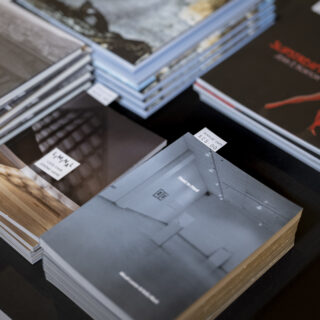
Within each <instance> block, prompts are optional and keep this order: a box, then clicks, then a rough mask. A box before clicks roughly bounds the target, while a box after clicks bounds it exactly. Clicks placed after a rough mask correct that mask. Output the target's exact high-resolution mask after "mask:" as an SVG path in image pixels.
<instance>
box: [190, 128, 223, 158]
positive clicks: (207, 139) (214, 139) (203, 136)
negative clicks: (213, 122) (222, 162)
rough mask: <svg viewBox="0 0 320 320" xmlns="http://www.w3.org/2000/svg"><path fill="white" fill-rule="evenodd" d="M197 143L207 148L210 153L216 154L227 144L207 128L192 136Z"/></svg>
mask: <svg viewBox="0 0 320 320" xmlns="http://www.w3.org/2000/svg"><path fill="white" fill-rule="evenodd" d="M194 136H195V137H196V138H197V139H198V140H199V141H201V142H202V143H203V144H205V145H206V146H207V147H209V148H210V149H211V150H212V151H214V152H217V151H218V150H219V149H221V148H222V147H223V146H225V145H226V144H227V142H226V141H224V140H222V139H221V138H220V137H218V136H217V135H216V134H214V133H213V132H212V131H210V130H209V129H207V128H203V129H202V130H200V131H199V132H198V133H196V134H195V135H194Z"/></svg>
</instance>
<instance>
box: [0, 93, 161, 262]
mask: <svg viewBox="0 0 320 320" xmlns="http://www.w3.org/2000/svg"><path fill="white" fill-rule="evenodd" d="M165 144H166V142H165V140H163V139H162V138H160V137H159V136H157V135H155V134H153V133H152V132H150V131H148V130H146V129H144V128H142V127H141V126H139V125H137V124H136V123H134V122H132V121H130V120H128V119H127V118H125V117H123V116H122V115H120V114H118V113H117V112H115V111H113V110H112V109H110V108H106V107H105V106H103V105H101V104H100V103H99V102H97V101H96V100H95V99H93V98H92V97H91V96H89V95H88V94H87V93H82V94H80V95H78V96H77V97H75V98H73V99H72V100H70V101H69V102H68V103H66V104H64V105H62V106H61V107H60V108H58V109H57V110H55V111H53V112H51V113H49V114H48V115H46V116H45V117H44V118H42V119H41V120H39V121H37V122H35V123H34V124H33V125H32V126H31V127H29V128H28V129H25V130H24V131H22V132H21V133H20V134H19V135H17V136H15V137H14V138H12V139H10V140H9V141H8V142H7V143H6V144H5V145H1V146H0V199H1V201H0V236H1V237H2V238H3V239H4V240H5V241H6V242H7V243H9V244H10V245H11V246H12V247H13V248H15V249H16V250H17V251H18V252H19V253H20V254H21V255H23V256H24V257H25V258H26V259H27V260H28V261H30V262H31V263H34V262H36V261H38V260H39V259H40V258H41V254H42V250H41V248H40V247H39V237H40V236H41V235H42V234H43V233H44V232H46V231H47V230H49V229H50V228H52V227H53V226H54V225H56V224H57V223H59V222H60V221H61V220H62V219H64V218H65V217H67V216H68V215H69V214H70V213H71V212H73V211H74V210H76V209H77V208H78V207H79V206H81V205H83V204H84V203H85V202H86V201H88V200H89V199H90V198H92V197H93V196H95V195H96V194H98V193H99V192H100V191H101V190H102V189H103V188H105V187H106V186H107V185H109V184H110V183H111V182H112V181H114V180H115V179H116V178H117V177H118V176H120V175H121V174H123V173H125V172H126V171H127V170H129V169H130V168H131V167H133V166H135V165H136V164H138V163H139V162H141V161H144V160H145V159H146V157H150V156H152V155H153V154H154V153H156V152H157V151H159V150H160V149H161V148H162V147H164V146H165Z"/></svg>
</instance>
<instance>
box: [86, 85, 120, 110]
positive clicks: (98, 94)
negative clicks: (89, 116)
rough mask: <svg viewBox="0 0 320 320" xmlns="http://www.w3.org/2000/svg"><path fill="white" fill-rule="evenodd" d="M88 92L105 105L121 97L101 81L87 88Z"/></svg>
mask: <svg viewBox="0 0 320 320" xmlns="http://www.w3.org/2000/svg"><path fill="white" fill-rule="evenodd" d="M87 93H88V94H89V95H90V96H91V97H92V98H94V99H96V100H97V101H99V102H100V103H101V104H103V105H104V106H108V105H109V104H111V103H112V102H113V101H115V100H116V99H118V97H119V96H118V95H117V94H116V93H115V92H113V91H111V90H110V89H108V88H107V87H105V86H104V85H103V84H101V83H96V84H94V85H93V86H92V87H91V88H90V89H88V90H87Z"/></svg>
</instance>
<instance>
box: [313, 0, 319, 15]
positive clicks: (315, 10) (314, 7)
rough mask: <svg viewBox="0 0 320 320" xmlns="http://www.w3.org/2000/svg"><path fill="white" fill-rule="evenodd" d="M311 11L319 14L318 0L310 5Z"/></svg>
mask: <svg viewBox="0 0 320 320" xmlns="http://www.w3.org/2000/svg"><path fill="white" fill-rule="evenodd" d="M312 11H313V12H315V13H317V14H320V1H318V2H316V3H315V4H314V5H313V6H312Z"/></svg>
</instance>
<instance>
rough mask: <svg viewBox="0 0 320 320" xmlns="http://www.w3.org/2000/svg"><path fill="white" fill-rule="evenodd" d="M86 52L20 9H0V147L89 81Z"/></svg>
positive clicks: (4, 3)
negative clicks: (0, 144)
mask: <svg viewBox="0 0 320 320" xmlns="http://www.w3.org/2000/svg"><path fill="white" fill-rule="evenodd" d="M90 62H91V57H90V50H89V49H88V47H87V46H85V45H84V43H83V42H82V41H80V40H78V39H76V38H74V37H72V36H70V35H69V34H67V33H66V32H64V31H61V30H60V29H58V28H56V27H53V26H51V25H50V24H48V23H47V22H44V21H43V20H42V19H40V18H38V17H37V16H35V15H34V14H31V13H29V12H27V11H26V10H24V9H22V8H21V7H20V6H18V5H16V4H14V3H12V2H9V1H1V4H0V143H3V142H5V141H7V140H8V139H10V138H12V137H13V136H15V135H16V134H18V133H19V132H21V131H22V130H24V129H25V128H26V127H27V126H30V125H32V123H33V122H34V121H37V119H39V118H41V117H43V116H44V115H45V114H47V113H48V112H51V111H53V110H54V109H55V108H57V107H59V106H60V105H61V104H62V103H64V102H66V101H67V100H69V99H70V98H71V97H72V96H74V95H76V94H77V93H79V92H81V91H83V90H85V89H86V88H88V87H89V86H90V82H91V81H92V78H93V76H92V67H91V66H90Z"/></svg>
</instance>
